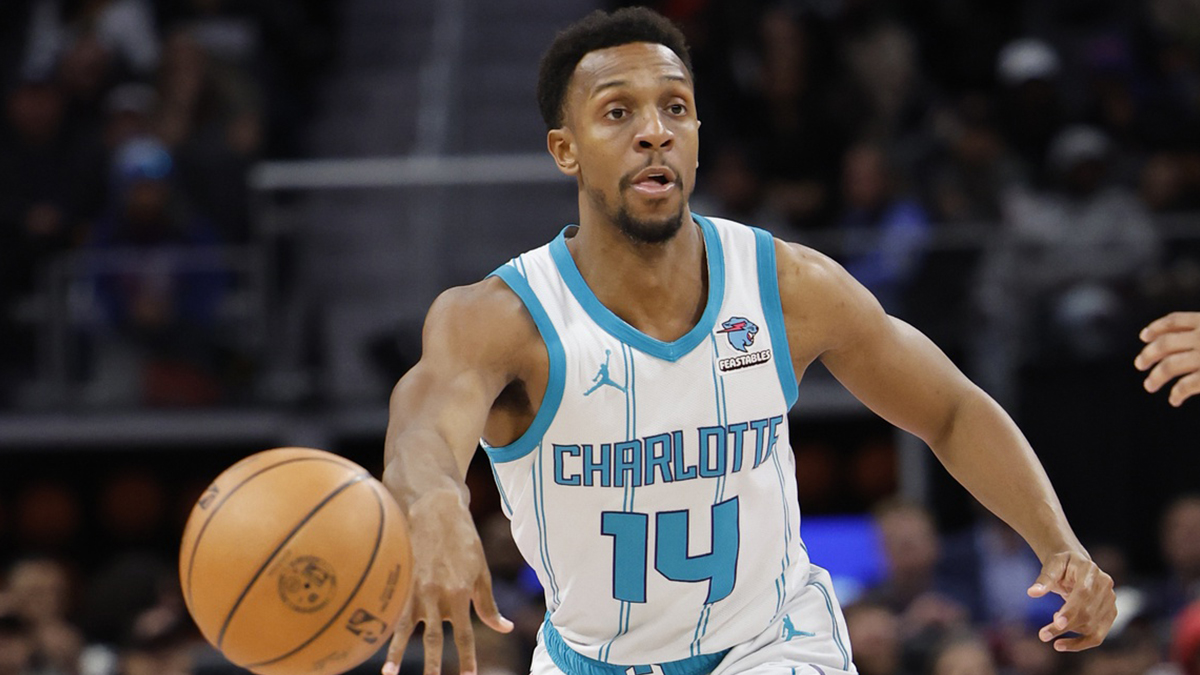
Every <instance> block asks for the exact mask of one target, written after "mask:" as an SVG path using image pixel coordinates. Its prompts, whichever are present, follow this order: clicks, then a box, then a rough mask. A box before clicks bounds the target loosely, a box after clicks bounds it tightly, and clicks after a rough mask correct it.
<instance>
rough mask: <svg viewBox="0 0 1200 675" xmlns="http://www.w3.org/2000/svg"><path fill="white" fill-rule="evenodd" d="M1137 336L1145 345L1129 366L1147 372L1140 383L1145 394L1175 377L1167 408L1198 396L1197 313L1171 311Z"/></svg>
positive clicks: (1199, 330)
mask: <svg viewBox="0 0 1200 675" xmlns="http://www.w3.org/2000/svg"><path fill="white" fill-rule="evenodd" d="M1138 337H1140V338H1142V342H1145V343H1146V346H1145V347H1144V348H1142V351H1141V353H1140V354H1138V355H1137V358H1136V359H1134V362H1133V364H1134V365H1135V366H1136V367H1137V369H1138V370H1142V371H1145V370H1149V371H1150V373H1149V374H1148V375H1147V376H1146V380H1145V382H1144V383H1143V386H1145V387H1146V391H1148V392H1150V393H1152V394H1153V393H1154V392H1156V391H1158V390H1159V389H1162V387H1163V385H1165V384H1166V383H1168V382H1170V381H1171V380H1174V379H1175V378H1177V377H1178V378H1179V380H1178V381H1176V382H1175V385H1174V386H1172V387H1171V396H1170V398H1169V399H1168V400H1169V401H1170V403H1171V405H1173V406H1175V407H1176V408H1178V407H1179V406H1181V405H1183V402H1184V401H1186V400H1187V399H1188V398H1189V397H1191V396H1193V395H1195V394H1200V312H1172V313H1170V314H1168V315H1166V316H1164V317H1162V318H1160V319H1157V320H1155V321H1153V322H1151V323H1150V325H1149V326H1146V327H1145V328H1143V329H1142V332H1141V333H1140V334H1139V335H1138ZM1151 368H1153V370H1151Z"/></svg>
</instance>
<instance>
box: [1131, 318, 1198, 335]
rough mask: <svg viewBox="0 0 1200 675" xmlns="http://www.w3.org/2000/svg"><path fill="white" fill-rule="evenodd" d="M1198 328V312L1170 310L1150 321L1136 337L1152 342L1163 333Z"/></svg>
mask: <svg viewBox="0 0 1200 675" xmlns="http://www.w3.org/2000/svg"><path fill="white" fill-rule="evenodd" d="M1196 329H1200V312H1171V313H1170V314H1167V315H1166V316H1163V317H1160V318H1158V319H1155V320H1154V321H1151V322H1150V324H1149V325H1148V326H1146V327H1145V328H1143V329H1142V332H1141V333H1139V334H1138V337H1140V338H1141V339H1142V342H1152V341H1154V339H1155V338H1157V337H1158V336H1160V335H1163V334H1165V333H1174V332H1178V331H1188V330H1196Z"/></svg>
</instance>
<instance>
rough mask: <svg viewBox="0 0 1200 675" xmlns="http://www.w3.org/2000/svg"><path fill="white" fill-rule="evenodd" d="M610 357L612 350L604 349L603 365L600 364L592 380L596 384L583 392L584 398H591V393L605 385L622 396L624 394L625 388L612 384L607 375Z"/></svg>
mask: <svg viewBox="0 0 1200 675" xmlns="http://www.w3.org/2000/svg"><path fill="white" fill-rule="evenodd" d="M610 356H612V350H611V349H605V350H604V363H602V364H600V372H598V373H596V376H595V377H593V378H592V382H595V383H596V384H594V385H592V388H591V389H588V390H587V391H585V392H583V395H584V396H591V395H592V392H593V391H596V390H597V389H599V388H600V387H603V386H604V385H606V384H607V385H608V386H610V387H612V388H613V389H616V390H617V391H619V392H621V393H622V394H624V393H625V387H622V386H621V385H619V384H617V383H616V382H613V379H612V377H610V376H609V374H608V358H609V357H610Z"/></svg>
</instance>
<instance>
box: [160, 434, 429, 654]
mask: <svg viewBox="0 0 1200 675" xmlns="http://www.w3.org/2000/svg"><path fill="white" fill-rule="evenodd" d="M179 578H180V581H181V583H182V586H183V595H184V599H185V600H186V602H187V607H188V610H189V611H190V612H191V614H192V617H193V618H194V619H195V621H196V624H197V625H198V626H199V627H200V631H201V632H202V633H203V634H204V637H205V638H206V639H208V641H209V642H210V643H212V644H213V645H214V646H215V647H216V648H217V649H219V650H220V651H221V653H223V654H224V655H225V657H226V658H228V659H229V660H230V661H232V662H233V663H234V664H236V665H238V666H241V667H243V668H246V669H248V670H251V671H253V672H256V673H262V674H264V675H291V674H293V673H296V674H298V673H309V674H313V675H326V674H330V673H341V672H345V671H347V670H349V669H351V668H353V667H355V666H357V665H359V664H360V663H362V662H363V661H365V660H366V659H368V658H369V657H370V656H371V655H373V654H375V653H376V652H377V651H378V650H379V649H381V648H382V647H383V646H385V645H386V644H387V641H388V638H389V637H390V636H391V634H392V631H393V629H394V628H395V623H396V619H397V618H398V617H399V615H400V612H401V611H402V610H403V609H404V603H405V601H406V600H407V597H408V592H409V585H410V581H411V579H412V551H411V549H410V544H409V538H408V524H407V522H406V521H405V518H404V515H403V513H401V511H400V508H399V506H397V504H396V502H395V500H394V499H392V496H391V495H390V494H389V493H388V491H387V489H386V488H385V487H384V486H383V484H382V483H380V482H379V481H378V480H376V479H374V478H372V477H371V475H370V474H369V473H368V472H367V471H366V469H364V468H362V467H361V466H359V465H357V464H355V463H354V462H351V461H349V460H347V459H345V458H343V457H339V456H337V455H334V454H332V453H329V452H325V451H322V450H313V449H308V448H278V449H275V450H267V451H265V452H260V453H257V454H255V455H251V456H250V457H247V458H245V459H243V460H242V461H240V462H238V463H237V464H234V465H233V466H232V467H230V468H228V469H226V470H225V471H224V472H223V473H222V474H221V475H220V476H218V477H217V479H216V480H215V481H213V483H212V484H211V485H209V486H208V488H207V489H206V490H205V491H204V493H203V494H202V495H201V497H200V499H199V501H198V502H197V503H196V505H195V507H193V509H192V512H191V515H190V516H189V518H188V522H187V526H186V527H185V529H184V533H183V544H182V546H181V549H180V555H179Z"/></svg>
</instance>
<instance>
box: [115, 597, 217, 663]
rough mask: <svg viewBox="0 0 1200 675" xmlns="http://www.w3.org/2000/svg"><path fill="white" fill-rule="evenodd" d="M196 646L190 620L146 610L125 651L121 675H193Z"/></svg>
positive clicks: (135, 624)
mask: <svg viewBox="0 0 1200 675" xmlns="http://www.w3.org/2000/svg"><path fill="white" fill-rule="evenodd" d="M180 611H182V610H180ZM196 646H197V640H196V637H195V630H194V628H193V627H192V624H191V621H190V620H189V619H188V618H187V617H186V616H183V615H182V614H180V613H177V612H172V613H166V612H161V611H158V610H156V609H150V610H146V611H145V612H142V613H141V614H139V615H138V617H137V619H136V620H135V621H134V624H133V631H132V634H131V635H130V637H129V638H128V639H127V640H126V641H125V644H124V645H123V646H122V647H121V650H120V652H119V654H118V656H117V664H118V667H117V675H191V673H193V672H194V670H193V664H192V651H193V650H194V648H195V647H196Z"/></svg>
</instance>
